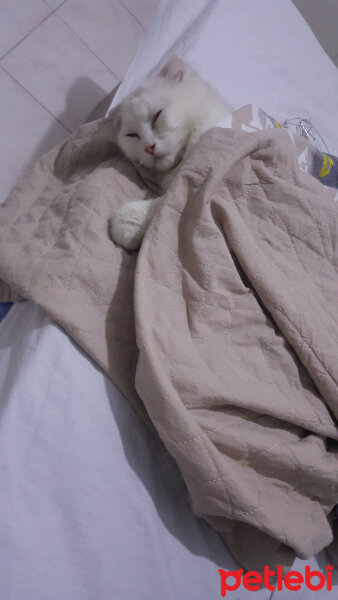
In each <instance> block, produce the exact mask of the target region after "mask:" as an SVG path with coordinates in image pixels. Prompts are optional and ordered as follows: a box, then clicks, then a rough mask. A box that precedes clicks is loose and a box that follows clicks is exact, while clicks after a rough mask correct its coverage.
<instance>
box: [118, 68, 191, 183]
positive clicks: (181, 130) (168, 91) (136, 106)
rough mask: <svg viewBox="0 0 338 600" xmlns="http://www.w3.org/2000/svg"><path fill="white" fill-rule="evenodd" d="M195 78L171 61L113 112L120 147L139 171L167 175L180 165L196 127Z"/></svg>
mask: <svg viewBox="0 0 338 600" xmlns="http://www.w3.org/2000/svg"><path fill="white" fill-rule="evenodd" d="M194 77H195V74H194V72H193V71H192V70H191V69H190V68H189V67H188V65H186V64H185V63H184V62H183V61H182V60H181V59H180V58H178V57H172V58H171V59H170V60H169V61H168V62H167V64H166V65H165V66H164V67H163V68H162V69H161V71H160V72H159V73H158V74H156V75H154V76H152V77H150V78H149V79H146V80H145V81H144V82H143V83H142V84H141V85H140V86H139V87H138V88H137V89H136V90H135V91H134V92H132V93H131V94H130V95H129V96H127V97H126V98H125V99H124V100H123V101H122V102H121V103H120V105H119V106H117V107H116V109H114V110H113V113H112V116H113V118H114V117H115V122H116V127H117V143H118V145H119V147H120V148H121V150H122V151H123V152H124V154H125V155H126V156H127V157H128V158H129V160H130V161H131V162H132V163H133V164H134V165H135V166H136V168H142V167H143V168H144V167H146V168H147V169H150V170H151V171H154V172H159V173H165V172H167V171H170V170H171V169H172V168H174V167H175V166H176V165H177V164H178V163H179V162H180V160H181V158H182V156H183V154H184V149H185V145H186V143H187V140H188V139H189V137H190V135H191V132H192V129H193V127H194V120H193V118H192V111H191V109H192V104H193V103H194V98H193V97H192V96H193V95H192V87H191V79H192V78H194Z"/></svg>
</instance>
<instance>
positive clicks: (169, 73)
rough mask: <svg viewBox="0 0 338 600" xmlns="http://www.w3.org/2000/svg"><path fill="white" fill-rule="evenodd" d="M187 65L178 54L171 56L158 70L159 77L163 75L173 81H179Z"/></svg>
mask: <svg viewBox="0 0 338 600" xmlns="http://www.w3.org/2000/svg"><path fill="white" fill-rule="evenodd" d="M187 69H188V67H187V65H186V64H185V62H184V61H183V60H182V59H181V58H180V57H179V56H176V55H175V56H172V57H171V58H169V60H168V62H167V63H166V64H165V65H164V67H162V69H161V71H160V72H159V76H160V77H164V78H165V79H168V80H169V81H172V82H173V83H174V82H175V83H181V81H182V79H183V77H184V75H185V74H186V72H187Z"/></svg>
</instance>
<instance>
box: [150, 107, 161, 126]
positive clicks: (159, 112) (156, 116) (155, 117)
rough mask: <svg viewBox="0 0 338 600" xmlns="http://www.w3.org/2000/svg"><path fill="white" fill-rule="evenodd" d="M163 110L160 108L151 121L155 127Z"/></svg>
mask: <svg viewBox="0 0 338 600" xmlns="http://www.w3.org/2000/svg"><path fill="white" fill-rule="evenodd" d="M162 110H163V109H161V110H159V111H158V112H157V113H156V115H155V116H154V118H153V120H152V122H151V124H152V126H153V127H154V126H155V123H156V121H157V119H158V117H159V116H160V114H161V112H162Z"/></svg>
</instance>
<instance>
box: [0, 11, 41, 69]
mask: <svg viewBox="0 0 338 600" xmlns="http://www.w3.org/2000/svg"><path fill="white" fill-rule="evenodd" d="M51 12H52V9H51V7H50V6H48V4H47V3H46V2H44V1H43V0H0V58H1V56H3V55H4V54H5V53H6V52H8V51H9V50H10V49H11V48H13V46H15V44H17V43H18V42H20V40H22V38H23V37H25V35H27V34H28V33H29V32H30V31H31V30H32V29H33V28H34V27H36V25H38V23H40V22H41V21H42V20H43V19H44V18H45V17H47V15H49V14H50V13H51Z"/></svg>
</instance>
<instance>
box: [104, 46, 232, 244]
mask: <svg viewBox="0 0 338 600" xmlns="http://www.w3.org/2000/svg"><path fill="white" fill-rule="evenodd" d="M160 111H161V112H160ZM159 112H160V114H159V116H158V117H157V119H156V120H155V117H156V115H157V114H158V113H159ZM231 112H232V109H231V107H230V106H229V105H227V104H226V103H225V102H224V100H223V99H222V98H221V97H220V96H219V94H218V93H217V92H216V91H215V90H214V89H213V88H212V87H211V86H210V85H209V84H208V83H206V82H205V81H203V80H202V79H201V78H200V77H199V76H198V75H197V74H196V73H195V72H194V71H193V70H192V69H191V68H190V67H188V65H187V64H185V63H184V62H183V61H182V60H181V59H179V58H178V57H173V58H171V59H170V60H169V62H168V63H167V64H166V65H165V66H164V67H163V69H162V70H161V71H160V72H159V73H158V74H157V75H155V76H153V77H151V78H149V79H146V80H145V81H144V82H143V83H142V84H141V85H140V86H139V87H138V88H137V89H136V90H135V91H134V92H133V93H132V94H130V95H129V96H128V97H127V98H125V100H123V101H122V102H121V104H120V105H119V106H118V107H117V108H116V109H115V110H114V115H113V118H114V116H115V119H116V123H117V127H118V134H117V143H118V145H119V147H120V148H121V150H122V151H123V152H124V154H125V155H126V156H127V158H129V160H130V161H131V162H132V163H133V164H134V165H135V168H136V169H138V170H139V171H140V173H141V176H142V175H143V176H144V178H145V179H146V178H147V177H148V178H149V179H150V178H151V176H152V175H153V176H155V177H156V179H157V181H158V182H159V185H160V188H161V190H162V191H166V189H167V188H168V187H169V185H170V183H171V181H172V179H173V177H174V176H175V174H176V172H177V170H178V168H179V167H180V165H181V164H182V161H184V160H185V159H186V158H187V157H188V156H189V154H190V153H191V151H192V149H193V148H194V146H195V144H196V142H197V141H198V140H199V139H200V137H201V135H202V134H203V133H205V132H206V131H207V130H208V129H211V127H213V126H214V125H215V124H216V123H217V121H219V120H220V119H222V118H224V117H225V116H227V115H228V114H230V113H231ZM128 134H137V136H138V137H130V136H129V135H128ZM149 147H153V154H149V153H148V152H146V148H148V150H149ZM157 204H158V201H157V199H156V200H155V201H154V200H147V201H136V202H130V203H128V204H125V205H124V206H122V207H121V208H120V209H118V210H117V211H116V213H115V215H114V217H113V219H112V225H111V233H112V237H113V240H114V241H115V242H116V243H117V244H119V245H121V246H122V247H123V248H125V249H126V250H133V249H137V248H138V247H139V246H140V244H141V241H142V239H143V236H144V233H145V231H146V228H147V226H148V224H149V222H150V220H151V218H152V215H153V212H154V210H155V207H156V206H157Z"/></svg>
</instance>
